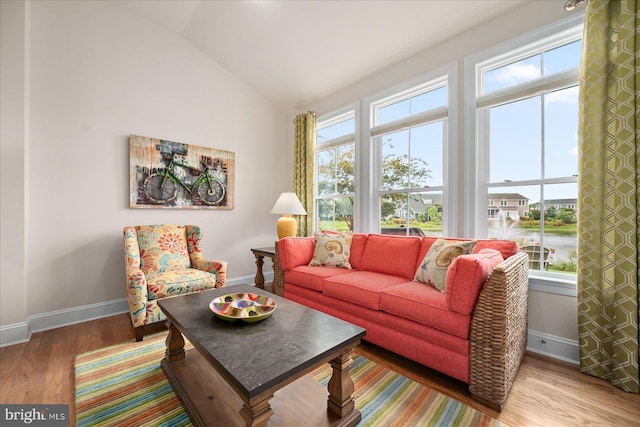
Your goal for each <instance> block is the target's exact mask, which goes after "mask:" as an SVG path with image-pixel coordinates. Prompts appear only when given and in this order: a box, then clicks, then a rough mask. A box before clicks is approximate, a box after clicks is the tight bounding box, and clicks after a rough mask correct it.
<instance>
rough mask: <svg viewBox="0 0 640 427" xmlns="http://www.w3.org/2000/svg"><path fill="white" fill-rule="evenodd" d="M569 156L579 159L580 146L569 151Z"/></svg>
mask: <svg viewBox="0 0 640 427" xmlns="http://www.w3.org/2000/svg"><path fill="white" fill-rule="evenodd" d="M569 154H571V155H572V156H576V157H578V146H577V145H576V146H575V147H573V148H572V149H571V150H569Z"/></svg>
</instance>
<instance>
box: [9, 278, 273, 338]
mask: <svg viewBox="0 0 640 427" xmlns="http://www.w3.org/2000/svg"><path fill="white" fill-rule="evenodd" d="M264 277H265V280H266V281H267V282H268V281H271V280H273V271H271V272H266V273H265V274H264ZM254 278H255V276H253V275H251V276H243V277H236V278H233V279H230V280H228V281H227V286H234V285H239V284H242V283H253V282H254ZM128 311H129V307H128V306H127V299H126V298H122V299H117V300H112V301H106V302H101V303H96V304H88V305H83V306H80V307H72V308H67V309H64V310H56V311H50V312H48V313H42V314H34V315H32V316H29V317H28V318H27V321H26V322H20V323H13V324H11V325H5V326H0V347H6V346H9V345H14V344H20V343H23V342H27V341H29V340H30V339H31V334H32V333H34V332H42V331H48V330H49V329H56V328H61V327H63V326H68V325H75V324H76V323H82V322H88V321H89V320H95V319H101V318H103V317H109V316H115V315H116V314H122V313H127V312H128Z"/></svg>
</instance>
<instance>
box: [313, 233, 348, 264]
mask: <svg viewBox="0 0 640 427" xmlns="http://www.w3.org/2000/svg"><path fill="white" fill-rule="evenodd" d="M314 237H315V241H316V243H315V248H314V250H313V257H312V258H311V261H310V262H309V266H310V267H319V266H321V265H327V266H333V267H340V268H346V269H348V270H351V264H350V263H349V257H350V256H351V241H352V235H351V233H314Z"/></svg>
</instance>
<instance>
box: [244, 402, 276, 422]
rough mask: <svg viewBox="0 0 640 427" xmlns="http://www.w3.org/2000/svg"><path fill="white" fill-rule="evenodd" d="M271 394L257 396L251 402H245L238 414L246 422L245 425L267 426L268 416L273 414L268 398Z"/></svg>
mask: <svg viewBox="0 0 640 427" xmlns="http://www.w3.org/2000/svg"><path fill="white" fill-rule="evenodd" d="M272 397H273V395H270V396H265V397H262V398H259V400H257V401H255V402H251V404H247V403H245V404H244V406H243V407H242V409H241V410H240V415H242V418H243V419H244V421H245V423H247V427H267V422H268V421H269V417H271V415H273V409H271V406H270V405H269V400H271V398H272Z"/></svg>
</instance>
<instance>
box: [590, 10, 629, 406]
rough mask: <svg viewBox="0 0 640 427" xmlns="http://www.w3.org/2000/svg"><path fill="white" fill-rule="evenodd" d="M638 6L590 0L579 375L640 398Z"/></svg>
mask: <svg viewBox="0 0 640 427" xmlns="http://www.w3.org/2000/svg"><path fill="white" fill-rule="evenodd" d="M638 3H639V1H636V0H624V1H619V0H612V1H609V0H589V3H588V5H587V12H586V18H585V28H584V42H583V43H584V44H583V54H582V64H581V70H580V110H579V112H580V113H579V116H580V117H579V130H578V136H579V146H578V147H579V148H578V152H579V159H580V160H579V165H580V166H579V172H578V173H579V184H578V186H579V200H578V210H579V215H578V217H579V220H578V221H579V222H578V332H579V339H580V369H581V371H582V372H584V373H586V374H589V375H593V376H596V377H599V378H604V379H607V380H609V381H610V382H611V383H612V384H613V385H615V386H616V387H618V388H620V389H622V390H625V391H630V392H635V393H638V392H640V374H639V371H638V358H639V351H640V350H639V347H638V340H639V332H638V317H639V311H638V309H639V307H638V305H639V298H640V296H639V295H640V293H639V289H638V283H639V278H638V276H639V272H640V265H639V262H638V256H639V250H638V243H640V209H639V208H638V202H639V201H640V174H639V172H638V170H639V168H640V148H639V147H640V134H639V130H638V129H639V128H640V108H639V105H640V69H639V68H638V60H639V59H638V51H639V49H640V36H639V30H638V26H639V25H640V19H639V11H638Z"/></svg>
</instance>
